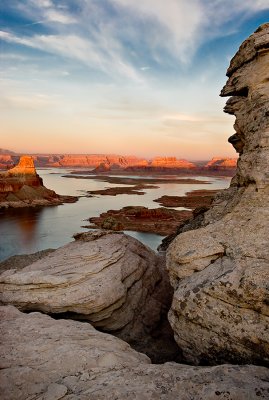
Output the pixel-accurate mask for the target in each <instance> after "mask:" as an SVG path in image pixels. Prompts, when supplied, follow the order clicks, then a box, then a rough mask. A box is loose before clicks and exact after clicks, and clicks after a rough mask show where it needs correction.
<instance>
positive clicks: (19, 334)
mask: <svg viewBox="0 0 269 400" xmlns="http://www.w3.org/2000/svg"><path fill="white" fill-rule="evenodd" d="M0 312H1V347H0V355H1V362H2V367H3V368H2V369H1V371H0V390H1V399H3V400H26V399H27V400H28V399H40V400H41V399H42V400H58V399H66V400H67V399H68V400H71V399H72V400H75V399H76V400H77V399H79V400H88V399H91V400H97V399H98V400H102V399H104V400H115V399H119V400H125V399H127V398H128V399H131V400H132V399H133V400H134V399H139V400H143V399H145V400H153V399H154V400H155V399H165V400H178V399H180V400H189V399H195V400H199V399H201V400H202V399H207V400H213V399H214V400H216V399H222V398H223V399H224V398H225V399H226V398H227V399H236V400H246V399H254V398H260V399H266V398H268V390H269V383H268V379H269V373H268V370H267V369H266V368H263V367H255V366H240V367H239V366H232V365H221V366H218V367H211V368H209V367H191V366H187V365H180V364H176V363H166V364H164V365H150V364H149V360H148V358H147V357H146V356H145V355H143V354H139V353H137V352H135V351H134V350H132V349H131V348H130V346H128V345H127V344H126V343H124V342H123V341H121V340H119V339H117V338H115V337H113V336H110V335H108V334H104V333H100V332H97V331H96V330H95V329H94V328H93V327H92V326H91V325H90V324H88V323H82V322H78V321H70V320H54V319H52V318H51V317H49V316H47V315H44V314H40V313H30V314H23V313H21V312H20V311H18V310H17V309H16V308H14V307H12V306H7V307H0Z"/></svg>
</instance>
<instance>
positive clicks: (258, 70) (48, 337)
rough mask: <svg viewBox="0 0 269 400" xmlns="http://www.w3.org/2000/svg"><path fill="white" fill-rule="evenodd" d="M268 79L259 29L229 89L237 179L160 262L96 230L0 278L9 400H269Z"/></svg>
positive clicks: (268, 45)
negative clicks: (236, 155) (237, 153)
mask: <svg viewBox="0 0 269 400" xmlns="http://www.w3.org/2000/svg"><path fill="white" fill-rule="evenodd" d="M268 73H269V24H265V25H262V26H261V27H260V28H259V29H258V30H257V31H256V32H255V33H254V34H253V35H251V36H250V37H249V38H248V39H247V40H246V41H245V42H244V43H243V44H242V45H241V47H240V49H239V51H238V52H237V54H236V55H235V57H234V58H233V59H232V61H231V64H230V67H229V69H228V72H227V74H228V78H229V79H228V81H227V83H226V85H225V87H224V89H223V90H222V95H223V96H232V97H231V98H230V99H229V100H228V102H227V105H226V107H225V111H226V112H229V113H231V114H233V115H235V116H236V122H235V129H236V134H234V135H233V136H232V137H231V138H230V139H229V140H230V142H231V143H232V144H234V146H235V148H236V149H237V151H238V152H239V160H238V164H237V170H236V175H235V177H234V178H233V180H232V182H231V186H230V188H229V189H227V190H224V191H222V192H221V193H220V194H218V195H217V196H216V198H215V199H214V200H213V203H212V205H211V207H210V209H209V210H207V211H206V212H204V213H200V214H199V215H197V216H196V217H194V218H193V219H192V220H191V221H189V222H187V223H186V224H184V225H182V226H181V227H180V229H179V230H180V232H178V233H179V234H178V235H177V236H176V237H175V238H174V240H173V241H172V243H171V244H170V246H169V248H168V250H167V254H166V258H165V257H164V255H160V254H156V253H155V252H153V251H152V250H150V249H149V248H147V247H146V246H144V245H143V244H141V243H140V242H138V241H137V240H135V239H133V238H131V237H129V236H127V235H124V234H122V233H116V232H113V231H105V230H101V231H95V232H89V233H83V234H78V235H76V237H75V239H76V240H75V241H73V242H72V243H69V244H67V245H66V246H63V247H61V248H59V249H57V250H56V251H54V252H51V253H49V254H44V257H41V258H40V257H38V258H37V259H36V261H35V262H31V261H30V264H29V265H25V264H24V267H23V268H20V269H17V268H16V264H15V263H14V265H13V267H12V268H11V269H9V270H5V271H4V272H3V273H2V274H1V275H0V293H1V298H0V301H1V304H2V307H1V309H0V311H1V339H2V341H1V349H0V353H1V358H2V365H3V368H2V370H1V372H0V374H1V380H0V385H1V388H0V389H1V394H2V398H3V400H12V399H14V400H15V399H44V400H49V399H50V400H52V399H53V400H58V399H66V400H75V399H81V400H86V399H91V400H102V399H104V400H115V399H119V400H124V399H126V398H128V399H131V400H135V399H139V400H140V399H141V400H142V399H145V400H146V399H147V400H153V399H161V400H164V399H165V400H176V399H181V400H189V399H194V400H202V399H207V400H216V399H227V400H246V399H250V400H252V399H257V398H259V399H268V396H269V369H268V366H269V334H268V332H269V310H268V298H269V288H268V278H269V253H268V237H269V220H268V216H269V208H268V207H269V203H268V198H269V170H268V168H269V146H268V144H269V142H268V139H269V136H268V131H269V119H268V118H267V117H268V104H269V77H268ZM168 278H169V280H170V283H169V280H168ZM170 284H171V285H170ZM168 310H169V312H168V316H167V311H168ZM168 320H169V322H170V324H171V326H170V325H169V324H168ZM171 328H172V330H171ZM173 336H174V339H175V341H174V339H173ZM175 342H176V343H175ZM142 353H143V354H142ZM149 357H150V358H151V359H152V360H153V362H155V363H160V364H159V365H157V364H151V360H150V358H149ZM179 362H180V363H179ZM190 364H192V365H190ZM246 364H248V365H246ZM266 367H267V368H266Z"/></svg>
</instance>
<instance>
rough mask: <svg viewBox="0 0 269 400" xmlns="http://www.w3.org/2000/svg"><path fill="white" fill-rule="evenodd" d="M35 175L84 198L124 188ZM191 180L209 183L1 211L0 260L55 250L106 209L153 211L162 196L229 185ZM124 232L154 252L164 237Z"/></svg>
mask: <svg viewBox="0 0 269 400" xmlns="http://www.w3.org/2000/svg"><path fill="white" fill-rule="evenodd" d="M37 172H38V174H39V175H40V176H41V177H42V178H43V181H44V185H45V186H46V187H47V188H49V189H53V190H55V191H56V192H57V193H58V194H62V195H76V196H79V195H83V193H84V192H85V191H87V190H99V189H104V188H109V187H119V186H125V185H119V184H110V183H106V182H101V181H96V180H92V179H75V178H74V179H72V178H64V177H62V175H64V174H66V173H68V172H69V170H68V169H65V170H63V169H61V170H59V169H53V168H50V169H43V170H38V171H37ZM125 177H126V176H125ZM130 177H134V176H130ZM137 178H139V177H137ZM143 178H145V177H143ZM154 178H156V176H155V177H154ZM160 178H162V177H160ZM186 178H189V177H186ZM191 178H196V179H199V180H203V181H209V182H210V183H209V184H201V183H200V184H199V183H198V184H184V183H161V184H158V186H159V188H158V189H147V190H144V191H145V193H146V194H145V195H143V196H141V195H127V194H126V195H118V196H98V197H90V198H86V197H81V198H79V200H78V202H76V203H71V204H64V205H61V206H53V207H39V208H24V209H8V210H0V261H1V260H4V259H6V258H8V257H10V256H12V255H15V254H29V253H34V252H36V251H39V250H43V249H47V248H58V247H60V246H62V245H64V244H66V243H68V242H70V241H71V240H72V236H73V234H74V233H77V232H85V231H88V229H85V228H82V227H81V226H82V225H87V224H88V221H87V220H88V218H89V217H94V216H98V215H99V214H100V213H102V212H105V211H107V210H111V209H115V210H117V209H120V208H122V207H125V206H130V205H132V206H145V207H148V208H156V207H158V206H159V205H158V203H156V202H154V201H153V200H154V199H157V198H158V197H161V196H163V195H171V196H183V195H184V194H185V193H186V192H188V191H191V190H196V189H224V188H227V187H228V186H229V184H230V178H219V177H218V178H213V177H200V176H197V177H191ZM180 179H182V177H180ZM127 186H129V185H127ZM177 209H182V208H177ZM126 233H127V234H129V235H131V236H133V237H135V238H137V239H138V240H140V241H141V242H143V243H145V244H146V245H148V246H149V247H151V248H152V249H154V250H156V249H157V247H158V245H159V244H160V242H161V241H162V239H163V236H159V235H156V234H152V233H142V232H126Z"/></svg>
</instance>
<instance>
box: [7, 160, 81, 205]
mask: <svg viewBox="0 0 269 400" xmlns="http://www.w3.org/2000/svg"><path fill="white" fill-rule="evenodd" d="M77 199H78V198H77V197H74V196H60V195H58V194H57V193H55V192H54V191H53V190H50V189H47V188H46V187H45V186H44V185H43V180H42V178H40V176H39V175H38V174H37V172H36V169H35V166H34V160H33V158H32V157H30V156H22V157H20V161H19V163H18V165H16V166H15V167H14V168H11V169H10V170H8V171H6V172H1V173H0V208H8V207H13V208H18V207H33V206H47V205H59V204H63V203H65V202H75V201H77Z"/></svg>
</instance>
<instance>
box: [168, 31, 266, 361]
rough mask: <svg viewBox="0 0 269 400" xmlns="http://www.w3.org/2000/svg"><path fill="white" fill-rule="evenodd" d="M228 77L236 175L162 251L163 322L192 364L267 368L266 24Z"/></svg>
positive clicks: (224, 92) (241, 51)
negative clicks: (168, 287)
mask: <svg viewBox="0 0 269 400" xmlns="http://www.w3.org/2000/svg"><path fill="white" fill-rule="evenodd" d="M227 74H228V77H229V79H228V81H227V84H226V85H225V87H224V88H223V90H222V92H221V94H222V96H232V97H231V98H230V99H229V100H228V102H227V105H226V107H225V111H226V112H228V113H230V114H233V115H235V116H236V122H235V125H234V126H235V130H236V134H235V135H233V138H232V140H231V142H232V143H235V147H236V149H237V151H238V152H239V154H240V157H239V160H238V165H237V171H236V176H235V177H234V178H233V180H232V183H231V186H230V188H229V189H227V190H225V191H223V192H222V193H221V194H220V195H218V196H217V198H216V200H215V201H214V203H213V206H212V208H211V209H210V210H209V211H208V212H206V213H205V214H204V216H203V218H200V220H199V223H198V224H196V226H195V222H192V223H191V224H189V225H187V227H186V228H185V231H184V229H182V232H183V233H181V234H180V235H179V236H177V237H176V239H175V240H174V241H173V243H172V244H171V245H170V247H169V250H168V254H167V265H168V269H169V273H170V276H171V282H172V284H173V286H174V289H175V293H174V299H173V304H172V307H171V310H170V313H169V320H170V322H171V325H172V327H173V330H174V331H175V338H176V341H177V343H178V344H179V346H180V347H181V348H182V349H183V350H184V354H185V356H186V358H187V359H188V360H189V361H191V362H194V363H199V362H210V363H219V362H226V361H232V362H240V363H251V362H253V363H257V364H264V365H269V333H268V332H269V308H268V298H269V288H268V280H269V250H268V249H269V247H268V237H269V201H268V199H269V146H268V145H269V118H268V109H269V108H268V107H269V24H265V25H263V26H261V27H260V28H259V29H258V30H257V31H256V32H255V33H254V34H253V35H251V36H250V37H249V38H248V39H247V40H246V41H245V42H244V43H243V44H242V45H241V47H240V49H239V51H238V53H237V54H236V55H235V57H234V58H233V59H232V61H231V64H230V67H229V69H228V73H227ZM191 225H193V227H194V228H195V230H189V229H191V228H192V226H191Z"/></svg>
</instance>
